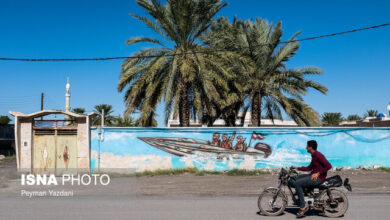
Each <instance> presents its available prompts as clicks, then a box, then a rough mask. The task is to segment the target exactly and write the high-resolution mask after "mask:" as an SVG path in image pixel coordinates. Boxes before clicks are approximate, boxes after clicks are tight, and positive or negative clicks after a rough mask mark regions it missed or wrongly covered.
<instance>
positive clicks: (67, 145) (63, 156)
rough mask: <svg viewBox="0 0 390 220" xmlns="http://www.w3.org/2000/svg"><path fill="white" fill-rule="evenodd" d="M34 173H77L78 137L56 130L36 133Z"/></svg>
mask: <svg viewBox="0 0 390 220" xmlns="http://www.w3.org/2000/svg"><path fill="white" fill-rule="evenodd" d="M72 133H73V132H72ZM33 173H37V174H56V175H61V174H63V173H77V135H76V134H69V132H68V133H66V134H62V132H60V131H59V132H57V131H54V130H53V131H52V132H48V131H45V133H44V134H43V132H35V134H34V144H33Z"/></svg>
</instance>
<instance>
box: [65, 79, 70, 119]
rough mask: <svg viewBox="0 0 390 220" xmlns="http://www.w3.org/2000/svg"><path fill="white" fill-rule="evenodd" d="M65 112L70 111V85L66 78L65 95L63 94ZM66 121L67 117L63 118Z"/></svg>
mask: <svg viewBox="0 0 390 220" xmlns="http://www.w3.org/2000/svg"><path fill="white" fill-rule="evenodd" d="M65 111H66V112H69V111H70V84H69V77H68V78H67V82H66V94H65ZM65 118H66V119H67V120H69V119H70V117H69V116H68V115H66V116H65Z"/></svg>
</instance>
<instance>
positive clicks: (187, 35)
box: [118, 0, 230, 126]
mask: <svg viewBox="0 0 390 220" xmlns="http://www.w3.org/2000/svg"><path fill="white" fill-rule="evenodd" d="M137 3H138V5H140V6H141V7H142V8H144V9H145V10H146V12H147V13H148V14H149V15H150V17H141V16H138V15H134V14H132V15H131V16H133V17H134V18H136V19H138V20H140V21H142V22H144V24H145V25H146V26H147V27H149V28H151V29H152V30H154V31H155V32H156V33H157V34H158V35H159V36H160V38H161V39H162V40H159V39H155V38H150V37H132V38H130V39H129V40H127V42H126V43H127V45H133V44H137V43H152V44H154V45H155V46H154V47H151V48H146V49H142V50H139V51H138V52H137V53H135V54H134V56H135V57H137V58H130V59H126V60H125V61H124V62H123V64H122V70H121V75H120V79H119V83H118V90H119V91H120V92H122V91H125V94H124V97H125V103H126V111H125V114H131V113H133V112H134V111H136V110H139V111H140V113H141V115H140V118H139V121H141V122H142V124H145V123H146V122H150V121H151V119H152V118H153V114H154V111H155V109H156V107H157V105H158V104H159V103H160V102H161V101H164V102H165V107H166V109H165V118H166V120H167V119H168V117H169V116H170V114H171V113H173V114H174V115H175V116H176V115H178V116H179V120H180V126H189V125H190V118H191V117H194V118H195V117H201V116H202V114H203V112H204V107H203V105H202V101H203V100H204V98H205V97H207V99H208V100H210V101H213V100H214V99H217V98H218V97H219V91H220V90H221V88H225V89H226V90H227V88H228V85H227V83H226V81H225V78H226V77H229V76H230V73H228V72H227V71H225V70H224V69H221V67H220V66H219V65H217V64H218V63H217V62H213V60H212V59H211V58H212V57H213V56H212V55H209V54H208V53H202V51H203V52H206V48H204V47H203V46H201V45H199V43H198V42H199V37H200V36H201V35H202V34H203V33H204V32H205V31H206V30H207V29H208V28H209V26H210V24H211V21H212V18H213V17H214V16H215V14H216V13H218V12H219V11H220V10H221V9H222V8H223V7H225V6H226V3H222V1H221V0H167V1H166V4H165V5H163V4H161V3H160V2H159V1H157V0H137ZM211 67H212V68H211ZM162 98H164V99H162ZM152 121H153V120H152ZM144 122H145V123H144ZM146 124H150V123H146Z"/></svg>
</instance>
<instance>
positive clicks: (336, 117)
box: [321, 112, 343, 126]
mask: <svg viewBox="0 0 390 220" xmlns="http://www.w3.org/2000/svg"><path fill="white" fill-rule="evenodd" d="M321 119H322V122H323V125H324V126H338V125H339V124H340V122H341V121H343V116H342V115H341V113H340V112H325V113H324V114H323V115H322V116H321Z"/></svg>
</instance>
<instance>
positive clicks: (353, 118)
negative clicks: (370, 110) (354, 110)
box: [347, 115, 362, 121]
mask: <svg viewBox="0 0 390 220" xmlns="http://www.w3.org/2000/svg"><path fill="white" fill-rule="evenodd" d="M361 119H362V117H360V116H359V115H348V117H347V120H348V121H358V120H361Z"/></svg>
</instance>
